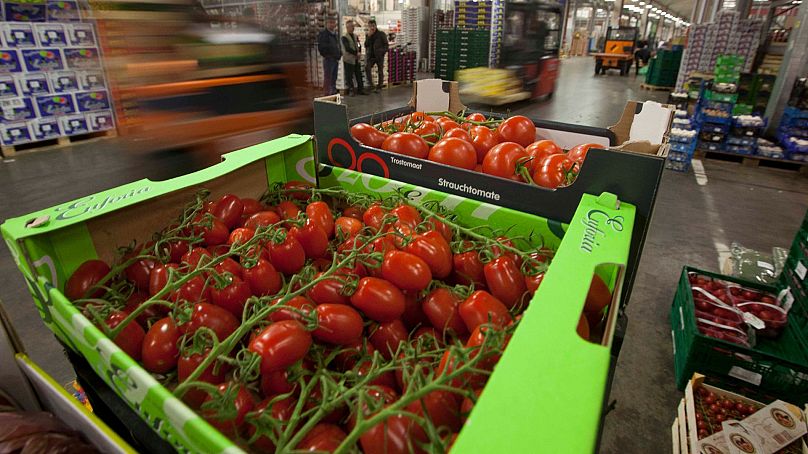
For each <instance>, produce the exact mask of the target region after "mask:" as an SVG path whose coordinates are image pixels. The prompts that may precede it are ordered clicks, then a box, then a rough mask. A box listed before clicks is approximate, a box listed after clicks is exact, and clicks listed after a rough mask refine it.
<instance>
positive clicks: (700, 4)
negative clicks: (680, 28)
mask: <svg viewBox="0 0 808 454" xmlns="http://www.w3.org/2000/svg"><path fill="white" fill-rule="evenodd" d="M705 1H707V0H696V1H694V2H693V11H691V12H690V23H691V24H696V23H698V22H697V20H696V18H697V17H698V13H699V10H700V9H702V8H703V7H704V2H705Z"/></svg>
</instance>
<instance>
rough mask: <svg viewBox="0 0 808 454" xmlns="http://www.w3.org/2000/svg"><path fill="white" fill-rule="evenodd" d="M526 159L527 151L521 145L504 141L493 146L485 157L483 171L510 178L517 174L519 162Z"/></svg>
mask: <svg viewBox="0 0 808 454" xmlns="http://www.w3.org/2000/svg"><path fill="white" fill-rule="evenodd" d="M526 159H527V153H526V152H525V149H524V148H522V146H521V145H519V144H516V143H513V142H503V143H500V144H497V145H495V146H494V147H493V148H491V150H489V151H488V153H487V154H486V155H485V158H483V173H487V174H489V175H494V176H497V177H502V178H510V177H512V176H514V175H515V174H516V166H517V164H519V163H521V162H523V161H525V160H526Z"/></svg>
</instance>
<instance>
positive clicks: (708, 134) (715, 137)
mask: <svg viewBox="0 0 808 454" xmlns="http://www.w3.org/2000/svg"><path fill="white" fill-rule="evenodd" d="M726 138H727V133H725V132H715V131H710V130H702V131H701V133H700V134H699V141H700V142H702V143H704V142H723V141H724V139H726Z"/></svg>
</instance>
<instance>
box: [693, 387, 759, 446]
mask: <svg viewBox="0 0 808 454" xmlns="http://www.w3.org/2000/svg"><path fill="white" fill-rule="evenodd" d="M694 398H695V401H696V428H697V430H698V437H699V439H702V438H707V437H709V436H710V435H712V434H714V433H717V432H721V431H722V430H723V428H722V426H721V423H722V422H724V421H726V420H728V419H735V420H738V421H740V420H743V419H745V418H747V417H749V416H751V415H752V414H754V413H755V412H756V411H758V410H760V409H761V408H763V407H762V406H761V405H755V404H752V403H746V402H744V401H741V400H734V399H729V398H726V397H723V398H722V397H721V396H719V395H717V394H716V393H714V392H712V391H710V390H708V389H705V388H698V392H697V393H696V394H695V396H694Z"/></svg>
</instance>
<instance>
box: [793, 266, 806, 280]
mask: <svg viewBox="0 0 808 454" xmlns="http://www.w3.org/2000/svg"><path fill="white" fill-rule="evenodd" d="M794 272H795V273H797V276H799V277H800V279H805V273H806V272H808V269H806V268H805V265H803V264H802V262H797V266H796V267H795V268H794Z"/></svg>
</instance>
